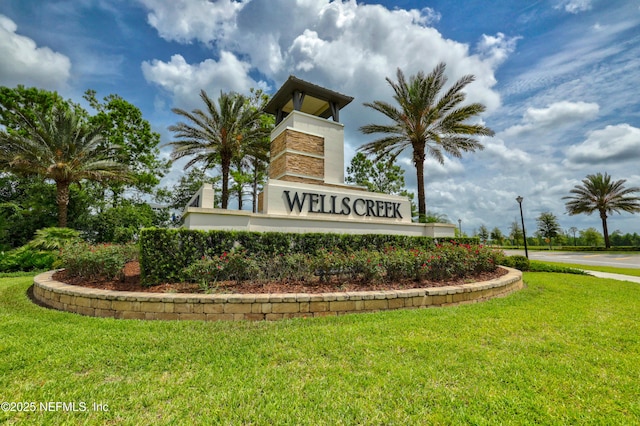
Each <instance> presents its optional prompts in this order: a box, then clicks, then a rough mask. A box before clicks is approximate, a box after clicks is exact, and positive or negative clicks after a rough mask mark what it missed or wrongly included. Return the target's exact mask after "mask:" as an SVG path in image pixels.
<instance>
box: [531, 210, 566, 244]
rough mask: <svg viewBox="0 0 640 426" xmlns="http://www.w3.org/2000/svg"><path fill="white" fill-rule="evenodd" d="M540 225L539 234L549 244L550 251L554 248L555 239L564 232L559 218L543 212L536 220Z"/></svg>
mask: <svg viewBox="0 0 640 426" xmlns="http://www.w3.org/2000/svg"><path fill="white" fill-rule="evenodd" d="M536 223H537V225H538V230H537V231H538V233H539V234H540V235H541V236H542V237H543V238H544V239H545V240H546V241H547V242H548V243H549V249H551V248H552V243H553V239H554V238H556V237H557V236H558V235H560V232H561V231H562V230H561V229H560V224H559V223H558V218H557V217H556V216H555V215H554V214H553V213H551V212H542V213H540V216H538V218H537V219H536Z"/></svg>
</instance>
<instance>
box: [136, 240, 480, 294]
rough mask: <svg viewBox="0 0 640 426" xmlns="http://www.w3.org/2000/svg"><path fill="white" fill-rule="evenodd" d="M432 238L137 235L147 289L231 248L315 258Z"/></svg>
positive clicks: (429, 244)
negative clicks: (329, 252) (321, 254)
mask: <svg viewBox="0 0 640 426" xmlns="http://www.w3.org/2000/svg"><path fill="white" fill-rule="evenodd" d="M442 240H446V241H455V242H457V243H460V244H478V239H477V238H446V239H442ZM437 242H438V240H437V239H433V238H429V237H410V236H406V235H379V234H363V235H351V234H334V233H306V234H300V233H285V232H248V231H199V230H193V229H159V228H148V229H143V230H142V231H141V232H140V269H141V278H142V282H143V283H145V284H148V285H152V284H156V283H161V282H171V281H179V280H180V279H181V275H182V270H183V269H184V268H186V267H188V266H190V265H191V264H193V263H194V262H196V261H198V260H200V259H202V258H203V257H209V258H211V257H214V256H220V255H221V254H222V253H225V252H230V251H232V250H238V249H242V250H246V251H247V253H248V254H260V255H273V256H276V255H281V254H283V255H287V254H292V253H306V254H315V253H317V252H318V251H319V250H323V249H326V250H332V249H333V250H341V251H355V250H363V249H366V250H383V249H384V248H385V247H389V246H391V247H396V248H403V249H412V248H423V249H429V248H433V247H434V246H435V245H436V243H437Z"/></svg>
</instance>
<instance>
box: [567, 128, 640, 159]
mask: <svg viewBox="0 0 640 426" xmlns="http://www.w3.org/2000/svg"><path fill="white" fill-rule="evenodd" d="M638 160H640V129H638V128H637V127H633V126H630V125H629V124H618V125H615V126H606V127H605V128H604V129H600V130H594V131H591V132H589V133H588V134H587V139H586V140H585V141H584V142H582V143H579V144H577V145H572V146H570V147H569V148H568V149H567V160H565V164H570V163H577V164H611V165H617V164H620V163H624V162H629V161H633V162H635V163H637V162H638Z"/></svg>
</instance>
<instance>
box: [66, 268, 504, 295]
mask: <svg viewBox="0 0 640 426" xmlns="http://www.w3.org/2000/svg"><path fill="white" fill-rule="evenodd" d="M506 274H507V271H506V270H505V269H502V268H498V269H496V270H495V271H494V272H483V273H480V274H476V275H473V276H469V277H465V278H458V279H451V280H446V281H420V282H418V281H414V280H404V281H400V282H394V283H379V284H374V283H368V282H350V281H338V279H336V278H333V279H332V280H331V281H329V282H321V281H320V279H319V278H314V279H313V280H311V281H287V282H282V281H278V282H264V283H263V282H260V283H250V282H242V283H236V282H234V281H224V282H218V283H217V285H216V286H215V287H213V286H212V287H211V288H210V289H209V293H246V294H251V293H259V294H266V293H332V292H342V291H380V290H403V289H412V288H428V287H444V286H450V285H461V284H469V283H472V282H478V281H487V280H491V279H494V278H498V277H501V276H503V275H506ZM53 278H54V279H55V280H57V281H61V282H64V283H66V284H71V285H77V286H82V287H90V288H99V289H103V290H116V291H137V292H145V293H205V290H204V289H203V288H201V286H199V285H198V284H194V283H162V284H158V285H154V286H149V287H147V286H143V285H141V284H140V264H139V263H138V262H130V263H127V264H126V265H125V267H124V279H123V280H112V281H109V280H92V281H86V280H83V279H80V278H73V277H67V275H66V273H65V271H59V272H56V273H55V274H54V275H53Z"/></svg>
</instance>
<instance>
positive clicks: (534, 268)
mask: <svg viewBox="0 0 640 426" xmlns="http://www.w3.org/2000/svg"><path fill="white" fill-rule="evenodd" d="M529 271H530V272H557V273H561V274H575V275H589V273H588V272H586V271H583V270H582V269H575V268H569V267H566V266H558V265H550V264H548V263H544V262H540V261H535V260H532V261H531V262H529Z"/></svg>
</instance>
